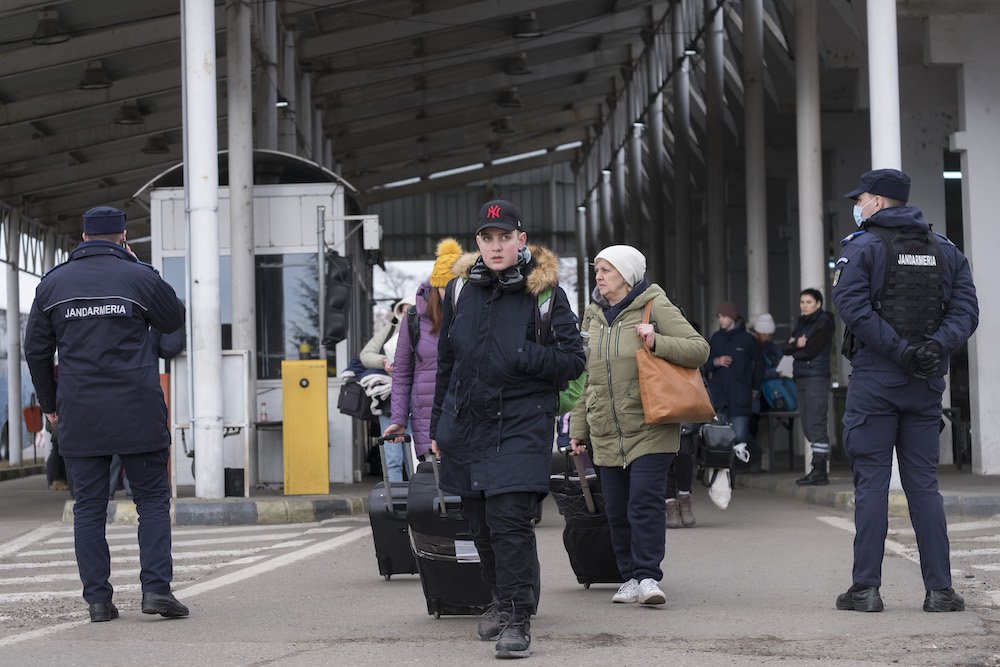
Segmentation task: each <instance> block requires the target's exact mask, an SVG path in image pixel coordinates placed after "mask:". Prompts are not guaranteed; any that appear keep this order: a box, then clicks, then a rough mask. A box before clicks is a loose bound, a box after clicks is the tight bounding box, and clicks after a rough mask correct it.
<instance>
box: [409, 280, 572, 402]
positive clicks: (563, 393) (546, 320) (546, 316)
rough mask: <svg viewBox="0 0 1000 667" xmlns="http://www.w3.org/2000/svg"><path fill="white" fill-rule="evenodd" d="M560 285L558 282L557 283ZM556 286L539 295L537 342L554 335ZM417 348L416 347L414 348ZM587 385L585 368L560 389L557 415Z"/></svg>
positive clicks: (456, 290)
mask: <svg viewBox="0 0 1000 667" xmlns="http://www.w3.org/2000/svg"><path fill="white" fill-rule="evenodd" d="M465 282H466V281H465V280H464V279H462V278H457V279H456V282H455V287H454V288H453V289H452V307H453V308H454V307H456V306H458V297H459V294H460V293H461V291H462V288H463V287H464V286H465ZM556 286H558V284H557V285H556ZM554 289H555V288H549V289H546V290H543V291H542V292H540V293H539V295H538V300H537V302H536V304H535V305H536V308H535V316H534V319H535V342H536V343H538V344H539V345H546V344H548V341H549V337H550V336H551V335H552V305H553V303H555V298H554V297H553V296H552V295H553V292H554ZM414 349H416V348H414ZM586 385H587V370H586V369H584V371H583V373H581V374H580V377H578V378H575V379H573V380H570V381H569V383H568V384H567V385H566V386H565V387H563V388H561V389H560V390H559V400H558V403H557V405H556V415H562V414H565V413H567V412H569V411H570V410H572V409H573V408H574V407H576V404H577V402H578V401H579V400H580V397H581V396H582V395H583V390H584V387H586Z"/></svg>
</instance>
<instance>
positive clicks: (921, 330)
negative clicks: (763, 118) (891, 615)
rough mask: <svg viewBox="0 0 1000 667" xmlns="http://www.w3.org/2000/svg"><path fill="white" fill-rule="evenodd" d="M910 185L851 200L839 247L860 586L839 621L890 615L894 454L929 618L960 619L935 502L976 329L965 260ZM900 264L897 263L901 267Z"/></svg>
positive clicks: (867, 180) (837, 283) (880, 176)
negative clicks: (951, 367) (955, 358)
mask: <svg viewBox="0 0 1000 667" xmlns="http://www.w3.org/2000/svg"><path fill="white" fill-rule="evenodd" d="M909 194H910V177H909V176H907V175H906V174H905V173H903V172H901V171H899V170H896V169H876V170H874V171H869V172H866V173H865V174H863V175H862V177H861V182H860V184H859V185H858V187H857V188H855V189H854V190H852V191H851V192H849V193H847V194H846V195H844V196H845V197H847V198H848V199H852V200H854V202H855V203H854V221H855V222H856V223H857V224H858V226H859V227H861V228H862V229H861V231H858V232H855V233H854V234H851V235H850V236H848V237H847V238H846V239H844V240H843V242H842V245H843V249H842V250H841V253H842V255H841V257H840V259H838V260H837V264H836V267H837V268H836V271H835V272H834V278H833V302H834V304H835V305H836V306H837V312H838V313H839V314H840V316H841V317H842V318H843V320H844V325H845V327H846V329H847V331H848V332H849V336H847V337H845V341H844V354H845V355H846V356H847V357H848V358H849V359H850V360H851V379H850V383H849V384H848V386H847V406H846V410H845V412H844V451H845V452H846V453H847V458H848V461H849V462H850V464H851V471H852V472H853V473H854V526H855V529H856V531H855V535H854V570H853V572H852V578H853V584H852V585H851V587H850V588H849V589H848V590H847V592H845V593H842V594H841V595H839V596H837V602H836V605H837V609H842V610H848V611H874V612H878V611H882V609H883V604H882V597H881V595H880V593H879V587H880V586H881V583H882V559H883V557H884V555H885V536H886V532H887V531H888V529H889V517H888V511H887V507H888V502H889V477H890V474H891V471H892V453H893V450H895V452H896V455H897V458H898V460H899V479H900V481H901V482H902V484H903V492H904V493H905V494H906V502H907V506H908V507H909V512H910V522H911V523H912V524H913V530H914V532H915V533H916V536H917V549H918V550H919V552H920V573H921V575H922V576H923V583H924V590H925V593H924V604H923V609H924V611H928V612H950V611H963V610H964V609H965V600H964V599H963V598H962V596H961V595H960V594H959V593H957V592H956V591H955V590H954V589H953V588H952V578H951V555H950V547H949V544H948V524H947V521H946V518H945V512H944V500H943V499H942V498H941V493H940V491H939V490H938V478H937V472H938V468H937V467H938V456H939V453H940V443H939V440H938V437H939V428H938V425H939V424H940V421H941V396H942V394H943V393H944V390H945V380H944V376H945V375H946V374H947V373H948V361H949V357H950V356H951V354H952V353H953V352H955V351H956V350H958V349H959V348H960V347H962V346H963V345H965V343H966V341H968V339H969V337H970V336H972V334H973V332H974V331H975V330H976V328H977V327H978V326H979V301H978V299H977V297H976V287H975V285H974V284H973V282H972V271H971V269H970V268H969V261H968V260H967V259H966V258H965V255H963V254H962V252H961V251H960V250H959V249H958V248H956V247H955V244H954V243H952V242H951V241H949V240H948V238H947V237H945V236H942V235H941V234H935V233H933V232H931V230H930V225H928V224H927V222H926V221H925V220H924V216H923V213H921V212H920V209H918V208H914V207H912V206H907V205H906V202H907V200H908V199H909ZM893 260H894V261H893Z"/></svg>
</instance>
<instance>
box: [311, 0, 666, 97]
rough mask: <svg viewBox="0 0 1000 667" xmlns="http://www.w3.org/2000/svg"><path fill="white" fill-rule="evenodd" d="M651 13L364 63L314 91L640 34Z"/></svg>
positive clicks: (324, 78) (327, 77) (323, 78)
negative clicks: (420, 57)
mask: <svg viewBox="0 0 1000 667" xmlns="http://www.w3.org/2000/svg"><path fill="white" fill-rule="evenodd" d="M651 4H666V3H651ZM647 12H648V10H647V9H645V8H640V9H633V10H629V11H624V12H618V13H613V14H603V15H601V16H599V17H597V18H594V19H589V20H587V21H583V22H582V23H579V24H577V25H574V26H572V27H571V28H570V29H568V30H560V31H557V32H553V33H549V34H547V35H544V36H542V37H539V38H537V39H532V40H530V41H527V42H522V41H518V40H507V41H503V42H501V43H498V44H491V45H487V46H486V47H485V48H483V47H482V46H481V45H480V46H478V47H477V48H469V49H468V50H462V51H461V52H460V53H457V54H454V55H451V54H448V55H435V56H433V57H430V58H427V59H425V60H424V61H422V62H416V63H408V64H403V65H397V66H395V67H372V68H365V66H364V64H363V63H362V64H361V65H359V69H357V70H354V71H349V72H338V73H335V74H323V73H322V72H321V73H320V74H319V76H318V77H317V80H316V83H315V84H314V86H313V90H314V91H315V92H316V94H317V95H324V94H329V93H337V92H341V91H345V90H350V89H352V88H360V87H363V86H370V85H374V84H378V83H384V82H388V81H392V80H394V79H405V78H410V77H414V76H418V75H421V74H429V73H433V72H436V71H440V70H443V69H446V68H450V67H462V66H465V65H468V64H470V63H474V62H482V61H486V60H494V59H497V58H503V57H506V56H510V55H513V54H515V53H519V52H521V51H534V50H537V49H541V48H545V47H549V46H555V45H559V44H564V43H566V42H570V41H573V40H578V39H592V38H593V37H594V35H593V34H588V33H599V34H602V35H612V34H614V33H618V32H624V31H628V30H636V29H639V28H642V27H644V26H646V25H648V24H649V18H648V15H647ZM528 62H531V58H530V57H529V58H528Z"/></svg>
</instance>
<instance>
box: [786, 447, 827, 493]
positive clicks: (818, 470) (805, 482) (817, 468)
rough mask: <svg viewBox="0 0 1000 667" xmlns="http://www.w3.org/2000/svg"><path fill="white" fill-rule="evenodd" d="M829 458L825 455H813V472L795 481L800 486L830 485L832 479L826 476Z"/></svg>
mask: <svg viewBox="0 0 1000 667" xmlns="http://www.w3.org/2000/svg"><path fill="white" fill-rule="evenodd" d="M828 460H830V457H829V456H824V455H823V454H813V460H812V470H810V471H809V474H808V475H806V476H805V477H800V478H799V479H797V480H795V483H796V484H798V485H799V486H822V485H824V484H829V483H830V478H829V477H828V476H827V474H826V462H827V461H828Z"/></svg>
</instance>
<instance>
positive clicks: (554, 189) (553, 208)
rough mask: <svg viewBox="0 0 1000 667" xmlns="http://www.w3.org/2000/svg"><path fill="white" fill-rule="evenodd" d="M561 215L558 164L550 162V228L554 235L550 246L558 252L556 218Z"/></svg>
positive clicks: (551, 237) (550, 238)
mask: <svg viewBox="0 0 1000 667" xmlns="http://www.w3.org/2000/svg"><path fill="white" fill-rule="evenodd" d="M558 217H559V184H558V183H557V181H556V165H555V164H554V163H551V164H549V229H551V230H552V235H551V236H550V237H549V247H550V248H552V251H553V252H556V251H557V249H556V243H557V242H558V235H557V234H556V220H557V218H558Z"/></svg>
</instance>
